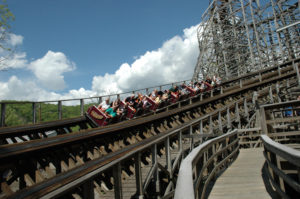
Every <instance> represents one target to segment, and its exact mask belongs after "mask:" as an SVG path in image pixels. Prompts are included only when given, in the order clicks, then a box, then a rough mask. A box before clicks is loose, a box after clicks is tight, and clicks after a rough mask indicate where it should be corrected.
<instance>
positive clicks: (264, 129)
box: [259, 107, 268, 134]
mask: <svg viewBox="0 0 300 199" xmlns="http://www.w3.org/2000/svg"><path fill="white" fill-rule="evenodd" d="M259 112H260V117H261V123H260V124H261V131H262V134H268V128H267V123H266V114H265V108H264V107H261V108H260V111H259Z"/></svg>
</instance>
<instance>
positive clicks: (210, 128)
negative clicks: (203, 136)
mask: <svg viewBox="0 0 300 199" xmlns="http://www.w3.org/2000/svg"><path fill="white" fill-rule="evenodd" d="M209 133H213V119H212V115H210V116H209Z"/></svg>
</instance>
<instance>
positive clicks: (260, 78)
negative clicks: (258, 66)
mask: <svg viewBox="0 0 300 199" xmlns="http://www.w3.org/2000/svg"><path fill="white" fill-rule="evenodd" d="M259 81H260V82H261V81H262V76H261V72H259Z"/></svg>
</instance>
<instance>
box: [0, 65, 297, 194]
mask: <svg viewBox="0 0 300 199" xmlns="http://www.w3.org/2000/svg"><path fill="white" fill-rule="evenodd" d="M298 61H299V60H298ZM294 62H295V61H294ZM294 62H293V63H294ZM289 64H291V63H289ZM289 64H286V63H285V64H282V65H281V66H280V67H272V68H271V69H266V70H263V71H259V72H256V73H253V74H248V75H247V76H245V77H241V78H237V79H236V80H234V81H228V84H226V86H224V87H223V88H222V90H221V93H220V94H218V95H214V94H213V92H211V94H210V95H209V97H208V98H204V97H203V95H199V96H196V97H194V98H193V99H188V100H186V102H182V105H180V107H175V108H173V109H171V108H170V107H166V108H165V109H164V110H159V111H157V112H156V113H153V114H152V115H149V116H146V117H141V118H137V119H133V120H131V121H125V122H122V123H117V124H113V125H109V126H106V127H102V128H95V129H86V130H80V131H78V132H73V133H68V134H63V135H57V136H55V137H48V138H43V139H38V138H37V139H35V140H30V141H24V142H22V143H15V144H5V145H1V146H0V162H1V164H0V172H1V174H2V175H4V176H5V178H2V179H1V191H2V193H0V197H1V196H2V195H4V196H10V195H11V197H23V196H24V197H25V195H26V197H27V196H28V197H29V198H31V197H37V198H39V197H40V196H45V195H47V194H50V193H51V194H54V195H53V196H55V197H58V196H59V195H60V194H62V193H64V194H65V193H68V194H69V192H70V191H71V190H72V189H74V187H76V190H78V188H79V190H81V191H82V190H84V191H83V192H84V194H87V195H86V196H92V195H93V194H92V191H91V190H93V188H94V186H96V187H97V185H99V183H100V182H104V181H105V182H106V185H105V184H104V185H103V187H107V186H112V187H118V186H121V184H122V183H118V179H119V178H120V176H114V180H113V182H111V180H110V177H109V175H108V174H107V172H108V173H109V172H112V170H115V171H120V172H121V171H122V175H121V176H122V178H123V175H125V176H126V175H127V174H123V171H124V170H131V172H134V173H135V174H137V173H139V170H136V169H133V171H132V169H130V168H133V167H132V164H131V163H134V162H139V163H136V166H135V167H134V168H137V169H138V168H140V167H141V165H143V164H147V162H149V161H148V159H149V154H152V157H156V155H159V157H161V156H162V155H164V154H167V155H166V161H165V163H166V165H165V166H163V165H160V164H158V163H157V162H156V160H155V159H153V160H152V163H153V162H154V164H153V165H156V166H154V167H152V170H151V171H152V174H151V175H150V177H153V176H154V173H153V172H155V170H160V172H162V173H164V175H167V176H168V177H167V179H169V180H167V182H168V183H167V184H166V187H165V188H166V189H167V190H168V191H167V192H165V193H164V194H163V195H164V196H165V197H166V198H167V197H168V196H169V194H171V195H172V194H173V192H172V191H171V190H172V187H173V188H174V183H173V184H172V183H171V181H172V179H173V177H175V176H173V174H175V173H176V170H178V168H179V164H180V159H181V158H182V157H183V152H180V154H181V155H178V154H177V155H178V156H177V158H176V159H175V160H174V161H175V162H173V163H174V164H170V161H171V155H170V152H168V151H169V148H170V147H171V146H174V147H173V148H176V146H177V147H178V145H179V143H180V142H179V140H182V142H183V141H185V140H189V144H188V145H189V147H188V148H187V149H185V151H186V150H191V149H192V148H193V147H194V146H196V145H197V144H199V143H201V142H203V141H204V140H207V139H210V138H211V137H215V136H217V135H220V133H222V132H224V130H225V131H227V130H228V129H231V128H233V127H234V128H239V126H241V125H242V124H241V120H242V119H243V118H247V117H251V114H253V110H252V109H253V107H252V108H251V110H250V111H249V112H248V108H249V107H248V106H247V103H248V102H250V101H251V99H252V93H253V91H255V90H263V92H261V94H262V95H261V97H262V98H263V97H264V96H265V97H266V96H268V93H269V90H271V92H273V90H276V89H277V88H276V87H275V86H274V84H275V83H276V82H283V81H285V80H287V79H291V78H294V77H295V76H296V72H295V71H294V70H293V66H290V65H289ZM270 85H273V86H271V87H270ZM263 88H267V89H263ZM250 95H251V96H250ZM276 95H278V93H276ZM241 98H245V99H246V100H243V99H241ZM269 98H270V97H269ZM239 99H240V100H239ZM230 101H231V102H234V103H233V104H231V103H230ZM245 101H246V102H245ZM229 104H230V106H229ZM244 104H246V106H243V105H244ZM251 111H252V113H250V112H251ZM239 112H243V114H239ZM205 115H206V116H205ZM227 115H231V117H229V119H228V116H227ZM203 116H205V117H203ZM226 117H227V119H226ZM197 118H198V119H197ZM199 118H201V119H199ZM76 119H78V121H76V122H74V121H72V120H66V121H61V122H62V123H61V124H62V125H61V126H62V127H63V126H64V125H66V126H67V125H71V126H72V125H73V124H75V123H81V122H83V123H84V118H75V119H74V120H76ZM195 120H197V122H199V121H200V120H201V125H200V126H199V124H197V125H196V126H195V124H194V122H195ZM64 122H65V124H63V123H64ZM73 122H74V123H73ZM51 125H53V124H51V123H49V126H47V127H45V128H49V129H53V128H52V127H53V126H55V125H53V126H51ZM66 126H65V127H66ZM18 128H19V129H18ZM26 128H27V127H24V129H26ZM30 128H36V129H35V130H34V131H32V132H39V131H40V130H41V129H42V128H43V124H41V126H40V128H41V129H39V127H38V126H36V125H31V126H28V129H27V131H31V130H30ZM55 128H56V127H54V129H55ZM182 128H183V129H185V130H184V131H182V134H181V135H180V136H181V137H180V138H178V136H179V135H178V133H174V131H176V132H177V130H178V129H182ZM10 129H12V128H10ZM186 129H188V130H186ZM22 132H23V131H22V127H17V128H16V130H15V132H14V131H13V130H12V131H11V134H13V133H16V134H14V136H16V135H17V134H18V133H20V134H22ZM24 132H25V131H24ZM171 132H173V134H172V133H171ZM186 132H187V133H186ZM189 132H190V133H189ZM193 132H199V133H200V134H206V135H200V136H199V135H198V134H197V133H196V134H195V133H193ZM5 133H6V132H3V134H5ZM7 134H9V133H7ZM23 135H25V134H23ZM0 136H1V131H0ZM18 136H19V135H18ZM4 137H5V136H4ZM166 139H167V140H169V141H166ZM150 143H151V144H150ZM153 143H156V145H155V149H154V147H153ZM146 146H147V147H148V148H147V147H146ZM150 146H151V147H150ZM143 147H145V148H143ZM149 147H150V148H149ZM153 150H154V151H156V153H155V154H156V155H155V156H153V153H152V152H153ZM151 151H152V152H151ZM118 158H121V159H122V160H120V159H118ZM150 159H151V155H150ZM117 160H119V162H120V163H118V164H116V165H117V166H114V167H111V165H112V164H113V162H116V161H117ZM150 162H151V161H150ZM155 162H156V163H155ZM175 163H176V164H175ZM94 164H96V165H97V166H95V165H94ZM138 164H139V165H138ZM170 165H172V166H170ZM100 167H101V172H100V170H97V171H98V173H97V172H96V168H98V169H99V168H100ZM171 167H172V169H171ZM164 168H167V170H165V169H164ZM41 170H42V172H41ZM92 172H94V173H93V175H94V177H91V175H89V174H91V173H92ZM99 172H100V173H102V174H101V175H102V176H101V177H100V180H99V179H98V178H97V179H98V181H99V183H98V184H97V185H96V184H94V186H93V183H96V181H97V180H96V181H95V179H96V178H95V177H96V176H97V175H96V174H98V177H99ZM114 173H116V172H114ZM45 175H46V177H45ZM68 175H69V177H66V176H68ZM62 176H64V177H62ZM79 177H80V179H81V180H83V181H80V182H78V183H79V184H76V183H77V181H76V180H77V179H79ZM137 178H138V179H137V182H138V183H139V184H137V188H138V187H141V183H142V182H140V180H139V178H140V177H139V175H137ZM62 179H68V180H67V181H64V183H66V184H68V186H70V185H71V184H72V183H74V182H75V181H76V183H75V184H76V185H74V184H72V186H70V187H67V188H66V187H65V188H62V184H61V180H62ZM147 179H148V178H147ZM149 179H150V178H149ZM149 179H148V180H149ZM151 179H152V178H151ZM170 180H171V181H170ZM16 182H18V187H17V188H14V189H11V187H9V186H13V185H12V184H11V183H16ZM38 182H40V183H38ZM50 182H51V183H50ZM86 182H88V183H86ZM37 183H38V184H37ZM49 183H50V184H49ZM69 183H71V184H69ZM82 183H83V184H84V186H83V187H82V186H81V185H82ZM144 183H145V185H147V186H145V187H144V188H143V190H142V189H141V188H140V189H139V194H144V193H147V190H148V185H149V181H146V182H144ZM100 184H101V183H100ZM109 184H111V185H109ZM73 185H74V186H73ZM160 186H162V185H160ZM37 187H39V188H37ZM101 187H102V186H101ZM103 187H102V188H103ZM59 189H62V192H59V191H57V190H59ZM13 190H19V191H17V192H15V191H13ZM114 190H115V191H116V188H115V189H114ZM81 191H79V192H81ZM25 193H26V194H25ZM33 193H35V194H36V193H38V195H35V194H34V195H31V194H33ZM22 194H25V195H22ZM116 194H120V193H115V196H116ZM160 194H161V191H160ZM48 196H50V195H47V196H45V197H48Z"/></svg>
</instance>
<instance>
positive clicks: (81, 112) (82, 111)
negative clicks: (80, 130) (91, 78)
mask: <svg viewBox="0 0 300 199" xmlns="http://www.w3.org/2000/svg"><path fill="white" fill-rule="evenodd" d="M83 114H84V99H80V115H81V116H83Z"/></svg>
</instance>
